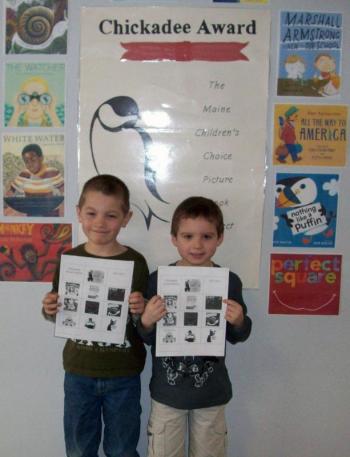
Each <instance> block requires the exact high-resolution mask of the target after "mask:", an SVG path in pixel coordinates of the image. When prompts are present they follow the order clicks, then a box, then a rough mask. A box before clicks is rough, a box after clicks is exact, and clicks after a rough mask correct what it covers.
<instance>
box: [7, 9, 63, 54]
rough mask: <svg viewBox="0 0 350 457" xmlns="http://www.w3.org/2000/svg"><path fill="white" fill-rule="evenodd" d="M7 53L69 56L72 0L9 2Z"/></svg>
mask: <svg viewBox="0 0 350 457" xmlns="http://www.w3.org/2000/svg"><path fill="white" fill-rule="evenodd" d="M5 5H6V46H5V49H6V54H66V53H67V32H68V0H40V1H38V0H26V1H23V0H5Z"/></svg>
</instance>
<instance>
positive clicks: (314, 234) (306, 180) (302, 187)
mask: <svg viewBox="0 0 350 457" xmlns="http://www.w3.org/2000/svg"><path fill="white" fill-rule="evenodd" d="M338 193H339V175H337V174H306V173H305V174H289V173H277V175H276V185H275V217H274V232H273V246H276V247H277V246H281V247H282V246H283V247H285V246H288V247H312V248H332V247H334V245H335V237H336V228H337V205H338Z"/></svg>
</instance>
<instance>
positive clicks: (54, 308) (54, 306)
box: [42, 292, 61, 316]
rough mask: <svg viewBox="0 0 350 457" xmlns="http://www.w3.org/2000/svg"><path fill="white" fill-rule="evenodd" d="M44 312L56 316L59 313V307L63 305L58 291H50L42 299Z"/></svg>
mask: <svg viewBox="0 0 350 457" xmlns="http://www.w3.org/2000/svg"><path fill="white" fill-rule="evenodd" d="M42 304H43V309H44V313H45V314H47V315H48V316H54V315H55V314H57V313H58V309H59V307H60V306H61V304H60V303H58V293H57V292H48V293H47V294H46V295H45V297H44V298H43V301H42Z"/></svg>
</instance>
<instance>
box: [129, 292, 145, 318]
mask: <svg viewBox="0 0 350 457" xmlns="http://www.w3.org/2000/svg"><path fill="white" fill-rule="evenodd" d="M129 309H130V312H131V314H142V313H143V310H144V309H145V299H144V298H143V295H142V294H141V293H140V292H131V294H130V295H129Z"/></svg>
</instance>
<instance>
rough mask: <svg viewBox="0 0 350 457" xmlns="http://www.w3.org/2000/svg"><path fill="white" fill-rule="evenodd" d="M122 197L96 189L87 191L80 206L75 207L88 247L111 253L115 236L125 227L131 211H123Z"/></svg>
mask: <svg viewBox="0 0 350 457" xmlns="http://www.w3.org/2000/svg"><path fill="white" fill-rule="evenodd" d="M122 203H123V202H122V199H121V198H118V197H115V196H113V195H104V194H103V193H102V192H98V191H88V192H87V193H86V195H85V200H84V203H83V205H82V207H81V208H79V207H78V208H77V214H78V219H79V222H80V223H81V226H82V229H83V232H84V233H85V235H86V237H87V239H88V244H89V245H90V247H93V248H97V249H103V253H104V255H106V253H107V255H108V250H109V249H110V250H111V255H113V251H114V250H115V248H116V245H117V242H116V238H117V236H118V233H119V232H120V229H121V228H122V227H126V225H127V224H128V222H129V220H130V218H131V215H132V213H131V212H130V211H129V212H128V213H125V212H124V211H123V204H122Z"/></svg>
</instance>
